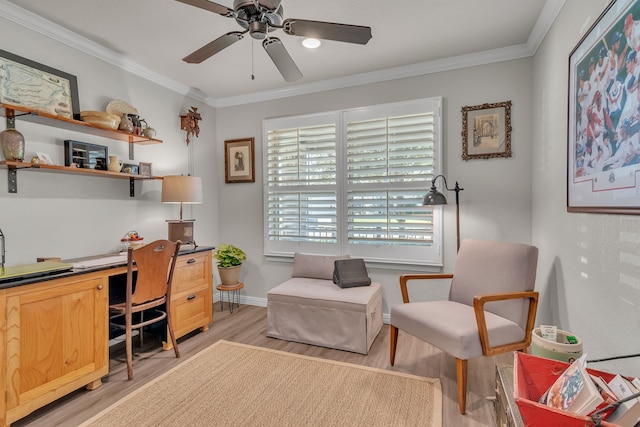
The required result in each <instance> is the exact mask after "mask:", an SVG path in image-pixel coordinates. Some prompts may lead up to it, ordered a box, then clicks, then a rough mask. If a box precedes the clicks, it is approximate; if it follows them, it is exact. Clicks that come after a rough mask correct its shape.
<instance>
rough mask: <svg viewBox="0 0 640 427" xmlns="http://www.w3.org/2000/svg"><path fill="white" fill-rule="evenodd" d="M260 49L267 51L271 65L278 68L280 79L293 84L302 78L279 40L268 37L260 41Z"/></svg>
mask: <svg viewBox="0 0 640 427" xmlns="http://www.w3.org/2000/svg"><path fill="white" fill-rule="evenodd" d="M262 47H264V50H266V51H267V53H268V54H269V56H270V57H271V60H272V61H273V63H274V64H276V67H278V70H279V71H280V74H282V77H284V79H285V80H286V81H287V82H295V81H296V80H300V79H301V78H302V73H301V72H300V70H299V69H298V66H297V65H296V63H295V62H293V59H292V58H291V55H289V52H287V49H286V48H285V47H284V45H283V44H282V42H281V41H280V39H279V38H277V37H268V38H266V39H264V40H263V41H262Z"/></svg>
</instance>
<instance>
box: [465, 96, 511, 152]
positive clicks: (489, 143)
mask: <svg viewBox="0 0 640 427" xmlns="http://www.w3.org/2000/svg"><path fill="white" fill-rule="evenodd" d="M495 157H511V101H505V102H496V103H493V104H482V105H473V106H465V107H462V160H471V159H491V158H495Z"/></svg>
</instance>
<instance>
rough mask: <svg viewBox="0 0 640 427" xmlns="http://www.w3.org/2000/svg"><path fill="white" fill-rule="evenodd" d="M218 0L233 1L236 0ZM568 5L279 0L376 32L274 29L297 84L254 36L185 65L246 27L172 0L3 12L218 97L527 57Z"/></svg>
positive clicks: (86, 1) (18, 0)
mask: <svg viewBox="0 0 640 427" xmlns="http://www.w3.org/2000/svg"><path fill="white" fill-rule="evenodd" d="M218 3H220V4H222V5H224V6H227V7H229V8H231V7H232V6H233V1H232V0H220V1H219V2H218ZM563 4H564V0H481V1H480V0H396V1H390V0H347V1H345V0H322V1H318V0H283V1H282V5H283V7H284V18H299V19H310V20H318V21H327V22H338V23H343V24H354V25H365V26H369V27H371V29H372V34H373V37H372V39H371V40H370V41H369V43H368V44H367V45H365V46H362V45H356V44H350V43H341V42H335V41H324V42H323V44H322V46H321V47H320V48H318V49H315V50H309V49H306V48H304V47H302V46H301V39H300V38H299V37H297V36H290V35H287V34H285V33H284V32H283V31H282V30H277V31H275V32H274V33H271V35H273V36H276V37H278V38H280V40H282V42H283V43H284V44H285V46H286V48H287V50H288V51H289V53H290V55H291V57H292V58H293V59H294V61H295V62H296V64H297V65H298V67H299V68H300V70H301V71H302V74H303V75H304V77H303V78H302V79H301V80H299V81H297V82H295V83H287V82H285V81H284V79H283V78H282V77H281V75H280V73H279V72H278V70H277V69H276V67H275V66H274V64H273V63H272V62H271V59H270V58H269V57H268V55H267V54H266V52H265V51H264V50H263V49H262V46H261V43H260V41H257V40H253V39H251V37H250V36H248V35H247V36H245V38H244V39H243V40H240V41H238V42H237V43H235V44H233V45H232V46H229V47H228V48H226V49H225V50H223V51H222V52H220V53H218V54H216V55H214V56H213V57H211V58H209V59H208V60H206V61H204V62H202V63H201V64H187V63H185V62H183V61H182V58H183V57H184V56H186V55H187V54H189V53H191V52H193V51H194V50H196V49H198V48H200V47H201V46H203V45H204V44H206V43H209V42H210V41H212V40H214V39H215V38H217V37H219V36H221V35H223V34H225V33H227V32H229V31H238V30H240V29H241V28H240V27H239V25H238V24H237V23H236V22H235V20H234V19H232V18H225V17H223V16H221V15H218V14H215V13H213V12H208V11H205V10H203V9H199V8H196V7H193V6H189V5H186V4H183V3H180V2H177V1H174V0H135V1H129V0H82V1H78V0H47V1H42V0H0V13H1V14H2V16H5V17H8V18H9V19H12V20H14V21H16V22H18V21H21V22H19V23H28V24H29V26H30V27H31V28H36V29H41V30H42V31H43V33H46V34H47V35H49V36H52V37H54V38H58V39H59V40H61V41H64V40H69V39H72V40H74V43H78V44H80V45H81V46H82V49H83V50H85V51H86V50H92V51H93V54H95V55H96V56H99V57H103V58H104V59H107V60H109V61H111V62H114V63H116V62H117V63H120V64H125V65H127V66H128V67H129V68H131V69H134V70H138V71H142V72H141V74H147V75H154V76H157V77H158V78H159V79H166V80H168V81H171V82H172V83H175V84H176V85H178V86H181V87H186V88H195V90H192V91H193V92H194V93H196V94H199V96H202V97H203V98H204V99H209V100H213V102H214V103H215V102H219V101H220V100H223V101H224V100H225V99H227V100H230V99H233V98H238V97H243V96H245V97H246V96H249V95H250V94H253V95H255V94H256V93H263V94H268V93H271V94H276V93H285V92H286V93H295V91H296V90H298V91H300V90H304V88H309V87H314V85H315V87H318V86H319V85H325V86H326V85H327V84H328V82H332V84H333V85H334V86H339V85H340V84H343V85H345V84H346V82H350V84H352V83H354V82H358V81H375V80H378V81H379V80H384V79H386V78H392V76H406V75H412V74H413V75H415V74H423V73H425V72H430V71H434V70H435V71H441V70H445V69H447V68H455V67H456V66H463V65H461V64H467V65H470V64H469V63H471V62H474V61H475V62H491V61H492V60H500V59H508V58H510V57H524V56H530V55H532V54H534V53H535V50H536V49H537V47H538V45H539V44H540V42H541V41H542V39H543V38H544V35H545V33H546V31H547V30H548V28H549V26H550V25H551V23H552V22H553V20H554V19H555V17H556V16H557V14H558V13H559V11H560V9H561V7H562V5H563ZM42 18H44V19H42ZM45 20H46V21H45ZM67 30H68V31H71V32H73V33H74V34H71V36H72V37H69V35H70V34H69V33H68V32H67ZM74 35H79V36H81V37H80V38H78V37H75V36H74ZM481 58H482V59H481ZM252 73H253V74H254V75H255V80H252V79H251V75H252ZM307 90H308V89H307Z"/></svg>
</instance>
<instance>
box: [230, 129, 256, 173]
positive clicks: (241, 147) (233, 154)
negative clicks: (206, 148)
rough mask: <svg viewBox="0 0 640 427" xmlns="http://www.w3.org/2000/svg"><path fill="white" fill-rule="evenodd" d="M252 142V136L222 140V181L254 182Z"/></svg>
mask: <svg viewBox="0 0 640 427" xmlns="http://www.w3.org/2000/svg"><path fill="white" fill-rule="evenodd" d="M253 144H254V139H253V138H243V139H231V140H228V141H225V142H224V182H226V183H227V184H233V183H237V182H256V177H255V151H254V145H253Z"/></svg>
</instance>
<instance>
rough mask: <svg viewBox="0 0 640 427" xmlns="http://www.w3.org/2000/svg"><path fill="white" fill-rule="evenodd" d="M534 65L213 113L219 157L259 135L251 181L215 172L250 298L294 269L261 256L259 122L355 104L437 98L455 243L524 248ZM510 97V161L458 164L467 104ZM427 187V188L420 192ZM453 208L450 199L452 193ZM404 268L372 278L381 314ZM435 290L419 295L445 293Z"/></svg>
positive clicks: (225, 234)
mask: <svg viewBox="0 0 640 427" xmlns="http://www.w3.org/2000/svg"><path fill="white" fill-rule="evenodd" d="M531 64H532V60H531V59H530V58H529V59H521V60H514V61H508V62H503V63H499V64H491V65H485V66H480V67H474V68H469V69H464V70H455V71H449V72H443V73H437V74H431V75H425V76H421V77H414V78H406V79H401V80H395V81H389V82H384V83H378V84H369V85H364V86H359V87H352V88H347V89H340V90H335V91H326V92H322V93H317V94H311V95H304V96H298V97H292V98H287V99H282V100H274V101H269V102H261V103H254V104H248V105H240V106H233V107H225V108H219V109H218V111H217V128H216V132H217V139H218V157H219V158H222V156H223V147H222V141H224V140H225V139H237V138H243V137H255V138H256V159H257V161H256V182H255V183H243V184H225V183H224V179H223V177H224V169H223V168H222V167H221V168H220V169H219V171H218V182H219V186H220V188H219V193H220V200H221V204H220V241H221V242H224V243H233V244H235V245H237V246H239V247H241V248H243V249H245V250H246V252H247V255H248V258H249V259H248V262H247V263H245V265H244V267H243V273H242V280H243V281H244V283H245V290H246V295H247V297H248V300H249V301H251V300H252V298H253V300H252V302H253V303H256V304H260V303H264V301H265V299H266V292H267V291H268V290H269V289H271V288H272V287H274V286H276V285H278V284H279V283H280V282H282V281H283V280H286V279H287V278H288V277H290V275H291V264H287V263H282V262H274V261H268V260H266V259H265V258H264V257H263V256H262V236H263V224H262V202H263V198H262V172H263V169H262V165H261V159H262V153H263V148H262V120H263V119H264V118H266V117H278V116H287V115H295V114H305V113H312V112H321V111H331V110H336V109H341V108H351V107H360V106H366V105H375V104H382V103H387V102H396V101H403V100H409V99H416V98H425V97H433V96H443V97H444V114H443V116H444V122H443V129H444V143H445V152H444V159H445V174H446V176H447V180H448V181H449V184H450V185H453V183H454V182H455V181H456V180H458V181H459V182H460V185H461V186H462V187H463V188H464V191H463V192H462V193H460V199H461V207H460V210H461V235H462V238H480V239H501V240H510V241H515V242H526V243H528V242H530V241H531V144H532V138H531V134H532V125H531V120H530V118H531V98H532V90H533V86H532V78H531V76H532V75H531ZM507 100H511V101H512V102H513V106H512V120H513V121H512V126H513V134H512V144H513V157H512V158H498V159H490V160H470V161H463V160H462V159H461V155H462V142H461V137H460V134H461V131H462V123H461V122H462V115H461V108H462V107H463V106H466V105H478V104H483V103H492V102H501V101H507ZM427 190H428V189H427V188H426V187H425V192H426V191H427ZM450 199H451V203H452V202H453V201H454V200H455V199H454V194H453V193H451V194H450ZM444 217H445V268H444V270H445V271H451V270H452V268H453V262H454V260H455V212H454V204H450V205H448V206H447V207H446V208H445V211H444ZM403 272H410V271H409V270H408V269H406V268H403V269H402V270H382V269H375V270H372V271H370V273H371V275H372V276H373V278H374V280H377V281H379V282H381V283H382V285H383V298H384V302H383V312H384V313H388V311H389V305H391V304H395V303H399V302H401V301H402V300H401V296H400V291H399V285H398V276H399V275H400V274H401V273H403ZM446 292H447V288H446V287H445V286H438V287H436V289H435V290H434V292H431V293H425V294H424V295H423V296H430V297H435V296H445V297H446Z"/></svg>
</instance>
